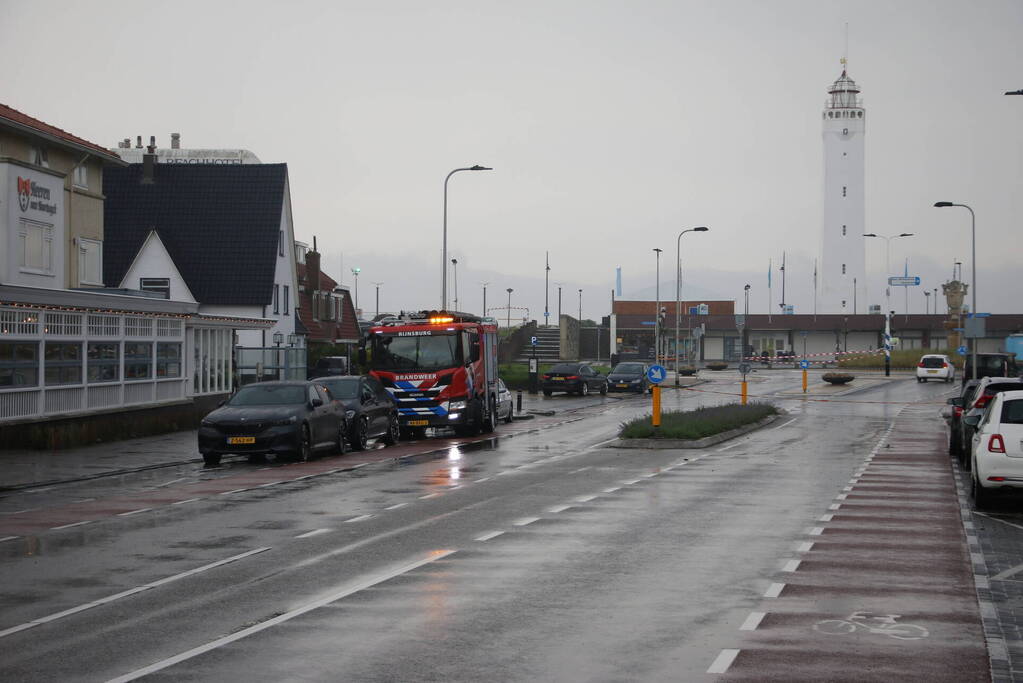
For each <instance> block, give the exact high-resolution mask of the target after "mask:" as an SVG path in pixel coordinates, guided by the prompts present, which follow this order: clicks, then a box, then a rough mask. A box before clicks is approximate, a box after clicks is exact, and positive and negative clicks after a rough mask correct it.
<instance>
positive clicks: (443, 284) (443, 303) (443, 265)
mask: <svg viewBox="0 0 1023 683" xmlns="http://www.w3.org/2000/svg"><path fill="white" fill-rule="evenodd" d="M493 170H494V169H492V168H487V167H486V166H480V165H479V164H476V165H475V166H468V167H466V168H456V169H455V170H453V171H451V173H448V175H447V177H446V178H444V240H443V245H444V246H443V249H442V250H441V258H440V273H441V279H440V308H441V310H442V311H445V310H447V308H448V180H450V179H451V176H453V175H455V174H456V173H458V172H459V171H493Z"/></svg>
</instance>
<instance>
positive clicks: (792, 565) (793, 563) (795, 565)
mask: <svg viewBox="0 0 1023 683" xmlns="http://www.w3.org/2000/svg"><path fill="white" fill-rule="evenodd" d="M800 562H801V560H789V561H788V562H786V563H785V566H784V567H782V568H781V570H782V571H783V572H794V571H796V570H798V569H799V563H800Z"/></svg>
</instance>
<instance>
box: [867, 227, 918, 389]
mask: <svg viewBox="0 0 1023 683" xmlns="http://www.w3.org/2000/svg"><path fill="white" fill-rule="evenodd" d="M863 236H864V237H877V238H879V239H883V240H884V241H885V260H884V263H885V282H884V285H885V287H884V376H885V377H890V376H891V374H892V344H891V341H892V325H891V323H892V317H891V316H892V310H891V293H892V287H891V285H890V284H888V277H889V276H890V275H891V274H892V240H893V239H898V238H899V237H912V236H913V233H911V232H903V233H900V234H898V235H876V234H874V233H872V232H865V233H863Z"/></svg>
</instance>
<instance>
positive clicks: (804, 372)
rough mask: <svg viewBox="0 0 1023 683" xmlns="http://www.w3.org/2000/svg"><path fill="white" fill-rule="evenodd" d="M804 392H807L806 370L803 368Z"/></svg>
mask: <svg viewBox="0 0 1023 683" xmlns="http://www.w3.org/2000/svg"><path fill="white" fill-rule="evenodd" d="M803 393H804V394H805V393H806V370H803Z"/></svg>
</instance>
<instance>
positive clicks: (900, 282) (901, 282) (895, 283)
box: [888, 275, 920, 287]
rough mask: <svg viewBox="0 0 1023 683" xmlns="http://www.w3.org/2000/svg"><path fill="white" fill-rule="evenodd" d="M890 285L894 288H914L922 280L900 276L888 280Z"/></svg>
mask: <svg viewBox="0 0 1023 683" xmlns="http://www.w3.org/2000/svg"><path fill="white" fill-rule="evenodd" d="M888 284H889V285H891V286H892V287H914V286H916V285H919V284H920V278H919V277H916V276H909V277H904V276H901V275H900V276H898V277H890V278H888Z"/></svg>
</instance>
